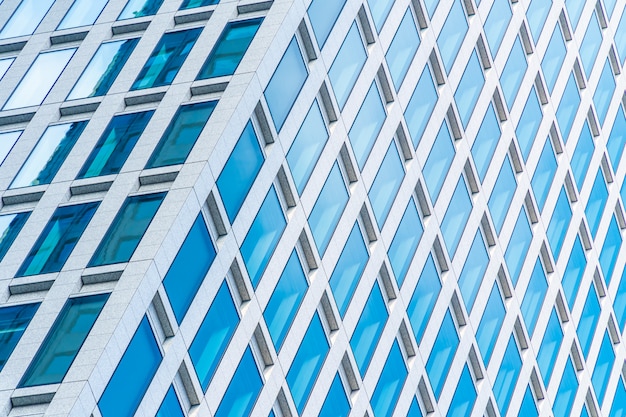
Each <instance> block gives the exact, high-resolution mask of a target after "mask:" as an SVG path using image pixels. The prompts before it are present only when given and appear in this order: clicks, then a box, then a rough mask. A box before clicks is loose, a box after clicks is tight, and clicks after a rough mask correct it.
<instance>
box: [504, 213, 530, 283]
mask: <svg viewBox="0 0 626 417" xmlns="http://www.w3.org/2000/svg"><path fill="white" fill-rule="evenodd" d="M532 240H533V231H532V229H531V228H530V223H529V222H528V218H527V217H526V212H525V211H524V207H522V209H521V210H520V213H519V215H518V216H517V221H516V222H515V227H514V228H513V234H512V235H511V239H510V240H509V244H508V246H507V247H506V252H505V253H504V260H505V261H506V265H507V267H508V268H509V276H510V277H511V281H512V282H513V285H517V280H518V278H519V274H520V272H521V270H522V266H523V265H524V260H525V259H526V255H527V254H528V248H529V247H530V242H532Z"/></svg>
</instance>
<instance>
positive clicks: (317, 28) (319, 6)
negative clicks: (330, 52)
mask: <svg viewBox="0 0 626 417" xmlns="http://www.w3.org/2000/svg"><path fill="white" fill-rule="evenodd" d="M344 4H346V0H313V1H312V2H311V5H310V6H309V9H308V10H307V13H308V15H309V21H310V22H311V27H312V28H313V33H314V34H315V39H317V44H318V45H319V47H320V50H321V49H322V48H323V47H324V44H325V43H326V40H327V39H328V35H330V31H331V30H332V29H333V27H334V26H335V22H336V21H337V18H338V17H339V14H340V13H341V10H342V9H343V6H344Z"/></svg>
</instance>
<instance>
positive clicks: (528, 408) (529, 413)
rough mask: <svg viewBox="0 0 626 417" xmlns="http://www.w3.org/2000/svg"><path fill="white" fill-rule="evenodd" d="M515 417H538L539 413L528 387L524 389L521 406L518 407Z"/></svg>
mask: <svg viewBox="0 0 626 417" xmlns="http://www.w3.org/2000/svg"><path fill="white" fill-rule="evenodd" d="M517 415H519V416H524V417H539V411H537V405H536V404H535V398H534V397H533V393H532V392H531V391H530V386H529V387H527V388H526V393H525V394H524V399H523V400H522V405H521V406H520V409H519V412H518V413H517Z"/></svg>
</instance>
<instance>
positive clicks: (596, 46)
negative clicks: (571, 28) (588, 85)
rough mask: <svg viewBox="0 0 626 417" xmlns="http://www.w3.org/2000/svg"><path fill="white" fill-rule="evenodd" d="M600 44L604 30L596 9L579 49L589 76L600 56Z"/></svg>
mask: <svg viewBox="0 0 626 417" xmlns="http://www.w3.org/2000/svg"><path fill="white" fill-rule="evenodd" d="M579 3H581V4H583V5H584V4H585V3H584V2H582V1H579ZM570 17H571V16H570ZM600 45H602V30H601V29H600V25H599V24H598V18H597V16H596V12H595V10H594V12H593V14H592V16H591V20H590V21H589V25H588V26H587V31H586V32H585V37H584V38H583V41H582V42H581V44H580V50H579V52H580V59H581V61H582V63H583V68H584V69H585V74H586V75H587V78H589V75H591V70H592V68H593V64H594V63H595V62H596V58H597V57H598V51H599V50H600Z"/></svg>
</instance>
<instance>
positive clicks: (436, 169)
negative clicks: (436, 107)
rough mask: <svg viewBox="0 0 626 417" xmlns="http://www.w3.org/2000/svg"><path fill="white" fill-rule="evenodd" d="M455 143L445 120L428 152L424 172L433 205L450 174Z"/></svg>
mask: <svg viewBox="0 0 626 417" xmlns="http://www.w3.org/2000/svg"><path fill="white" fill-rule="evenodd" d="M455 152H456V151H455V149H454V143H453V142H452V135H451V134H450V129H449V128H448V124H447V123H446V121H445V120H444V121H443V122H442V123H441V127H440V128H439V133H437V137H436V138H435V142H434V143H433V147H432V148H431V150H430V153H429V154H428V159H426V163H425V164H424V168H423V170H422V173H423V175H424V181H425V182H426V188H427V189H428V194H429V195H430V201H431V202H432V203H433V206H434V205H435V203H436V202H437V198H438V197H439V192H440V191H441V187H442V185H443V182H444V181H445V179H446V176H447V175H448V171H449V170H450V166H451V165H452V161H453V160H454V155H455Z"/></svg>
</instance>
